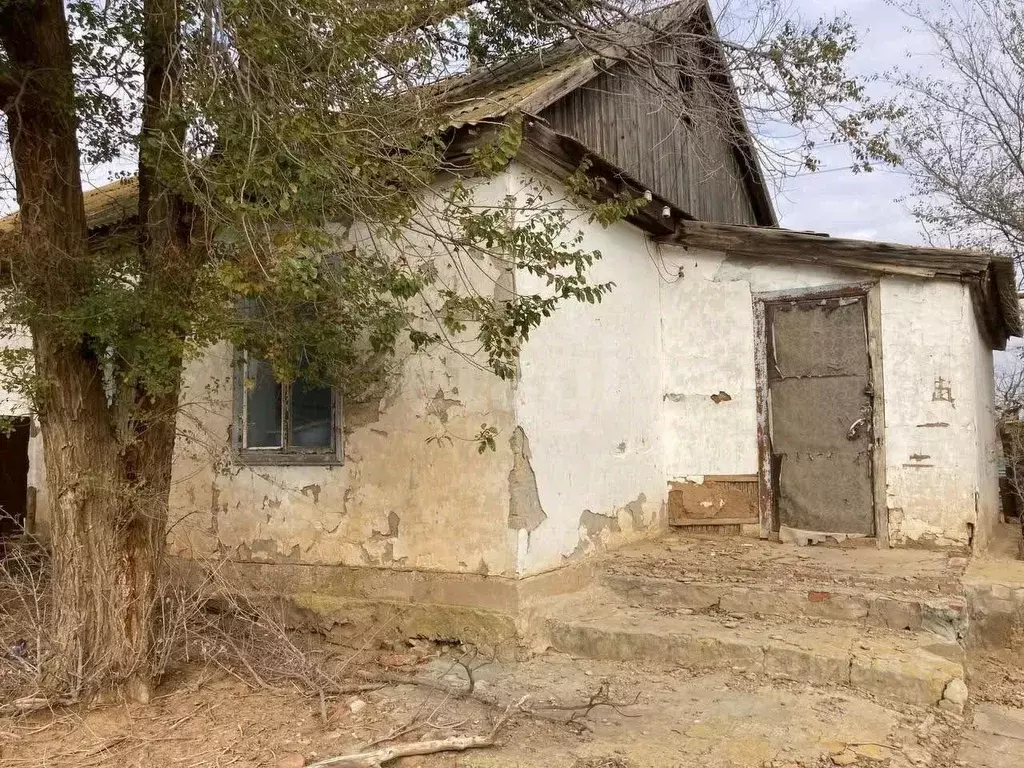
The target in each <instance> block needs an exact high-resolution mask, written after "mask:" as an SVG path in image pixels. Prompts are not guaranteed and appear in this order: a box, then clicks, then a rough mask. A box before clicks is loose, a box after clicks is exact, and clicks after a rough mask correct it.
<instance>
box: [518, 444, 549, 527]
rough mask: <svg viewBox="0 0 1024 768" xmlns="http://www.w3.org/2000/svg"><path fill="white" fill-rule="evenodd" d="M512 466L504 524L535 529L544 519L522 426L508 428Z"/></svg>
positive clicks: (546, 517)
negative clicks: (506, 515) (510, 433)
mask: <svg viewBox="0 0 1024 768" xmlns="http://www.w3.org/2000/svg"><path fill="white" fill-rule="evenodd" d="M509 445H510V446H511V447H512V470H511V471H510V472H509V474H508V490H509V501H508V527H509V528H511V529H513V530H526V531H527V532H532V531H535V530H536V529H537V528H538V527H539V526H540V524H541V523H543V522H544V521H545V520H547V519H548V516H547V515H546V514H545V513H544V510H543V509H542V508H541V505H540V494H539V493H538V492H537V476H536V475H535V474H534V472H533V467H532V466H531V464H530V443H529V440H528V439H527V437H526V433H525V432H524V431H523V428H522V427H516V428H515V429H514V430H512V437H511V438H510V439H509Z"/></svg>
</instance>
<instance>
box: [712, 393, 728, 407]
mask: <svg viewBox="0 0 1024 768" xmlns="http://www.w3.org/2000/svg"><path fill="white" fill-rule="evenodd" d="M730 400H732V395H730V394H729V393H728V392H723V391H721V390H719V391H718V394H717V395H712V396H711V401H712V402H713V403H714V404H715V405H718V404H719V403H728V402H729V401H730Z"/></svg>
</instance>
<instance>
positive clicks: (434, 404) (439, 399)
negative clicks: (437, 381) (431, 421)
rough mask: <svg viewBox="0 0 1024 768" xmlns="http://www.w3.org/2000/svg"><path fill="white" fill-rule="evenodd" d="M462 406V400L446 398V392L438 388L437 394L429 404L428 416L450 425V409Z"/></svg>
mask: <svg viewBox="0 0 1024 768" xmlns="http://www.w3.org/2000/svg"><path fill="white" fill-rule="evenodd" d="M460 405H462V401H461V400H452V399H449V398H446V397H445V396H444V390H442V389H441V388H440V387H438V388H437V394H436V395H434V397H433V398H432V399H431V400H430V401H429V402H428V403H427V415H428V416H436V417H437V420H438V421H440V422H441V423H442V424H447V423H448V409H450V408H455V407H456V406H460Z"/></svg>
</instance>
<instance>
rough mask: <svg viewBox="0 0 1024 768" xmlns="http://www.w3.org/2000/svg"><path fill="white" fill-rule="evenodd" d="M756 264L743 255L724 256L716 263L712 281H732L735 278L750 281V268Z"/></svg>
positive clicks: (734, 280)
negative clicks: (716, 267) (716, 266)
mask: <svg viewBox="0 0 1024 768" xmlns="http://www.w3.org/2000/svg"><path fill="white" fill-rule="evenodd" d="M755 266H757V261H756V260H754V259H751V258H747V257H745V256H726V257H725V258H724V259H722V263H721V264H719V265H718V269H716V270H715V274H714V276H713V277H712V278H711V282H713V283H734V282H736V281H737V280H746V281H748V282H749V281H750V270H751V269H753V268H754V267H755Z"/></svg>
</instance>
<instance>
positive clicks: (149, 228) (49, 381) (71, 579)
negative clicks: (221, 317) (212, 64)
mask: <svg viewBox="0 0 1024 768" xmlns="http://www.w3.org/2000/svg"><path fill="white" fill-rule="evenodd" d="M153 5H156V7H157V10H158V11H160V9H161V8H163V9H165V10H164V11H163V12H162V13H157V14H156V16H155V17H154V19H155V21H152V22H151V23H150V24H148V25H147V35H149V36H150V40H151V41H153V40H156V39H157V38H159V37H160V36H164V35H167V30H168V26H169V24H171V25H174V26H175V27H176V25H177V17H176V4H175V3H173V2H171V3H169V4H168V2H167V0H152V1H151V2H147V10H152V6H153ZM166 8H170V12H169V14H170V15H168V12H167V11H166ZM162 39H163V41H164V43H163V44H157V45H147V50H146V54H147V70H146V76H147V102H146V107H147V115H146V119H147V121H148V123H147V124H148V125H150V126H153V125H161V124H162V123H163V122H164V121H165V118H166V115H167V114H169V113H170V112H171V110H169V109H168V108H167V107H166V106H164V105H162V104H161V100H162V99H164V98H165V96H166V94H167V93H169V92H173V89H171V90H170V91H169V90H168V88H167V87H166V86H167V83H168V81H169V77H170V76H172V75H173V64H172V62H173V57H174V55H175V50H174V47H173V46H174V43H175V40H176V37H171V38H166V37H164V38H162ZM0 44H2V45H3V47H4V51H5V53H6V54H7V60H8V64H9V69H10V72H9V73H5V77H4V83H2V84H0V85H3V88H0V104H2V106H3V110H4V112H5V113H6V116H7V120H8V128H9V137H10V144H11V152H12V157H13V161H14V167H15V175H16V179H17V187H18V190H17V191H18V203H19V207H20V214H19V227H20V243H21V251H20V253H19V254H18V255H17V257H16V258H15V259H14V260H13V263H12V275H13V277H14V279H16V280H18V281H19V285H20V287H21V288H22V289H23V290H24V292H25V294H26V295H27V296H28V297H29V298H30V299H31V300H32V301H33V302H35V303H36V305H37V306H36V309H37V310H38V312H37V314H36V316H38V317H46V316H47V315H48V314H49V313H51V312H52V313H53V315H54V316H56V317H61V316H62V314H64V313H66V311H67V310H68V309H69V308H70V307H72V306H73V305H74V304H75V302H76V301H77V300H78V299H79V298H80V297H81V296H83V295H84V294H85V293H86V292H87V291H88V290H89V286H90V274H89V273H90V258H89V250H88V240H87V231H86V223H85V213H84V206H83V199H82V188H81V178H80V172H79V160H80V157H79V147H78V142H77V137H76V128H77V121H76V116H75V110H74V80H73V73H72V54H71V47H70V40H69V31H68V24H67V19H66V16H65V13H64V7H63V4H62V2H61V0H5V2H2V3H0ZM169 72H170V75H169ZM151 85H152V87H151ZM151 94H152V95H153V98H148V97H149V96H150V95H151ZM140 182H141V186H142V187H143V189H144V190H145V193H144V195H143V197H142V198H141V199H140V223H141V235H142V247H143V256H144V259H143V261H144V262H148V263H150V264H152V263H154V262H155V263H157V264H162V266H159V267H158V268H157V269H155V270H153V273H152V275H148V274H147V275H143V276H141V281H140V285H142V286H143V287H144V288H145V289H146V290H151V291H160V290H163V289H165V288H166V287H167V286H168V285H169V284H173V283H174V281H175V280H180V278H181V277H182V276H183V273H182V271H181V270H182V269H183V268H184V266H185V264H184V261H183V259H184V258H185V254H186V253H187V244H188V232H187V228H186V227H184V226H183V222H184V221H185V217H184V213H183V211H184V207H183V206H182V205H181V202H180V200H178V199H177V198H175V197H173V196H172V195H169V194H167V193H166V192H163V191H161V190H160V188H159V184H158V183H156V182H155V181H154V180H153V174H152V172H151V171H147V170H146V169H144V170H143V173H142V179H141V180H140ZM161 259H166V261H164V262H161V261H160V260H161ZM177 286H178V288H177V290H182V288H181V287H180V286H181V283H180V282H178V283H177ZM55 325H56V327H53V326H51V324H50V323H47V322H44V321H39V322H35V323H32V324H31V327H30V330H31V332H32V337H33V349H34V357H35V366H36V373H37V376H38V379H39V392H38V394H39V396H38V403H37V408H38V417H39V420H40V425H41V428H42V436H43V450H44V458H45V462H46V482H47V488H48V491H49V497H50V499H51V507H50V517H51V521H50V523H51V540H52V547H53V574H52V582H51V584H52V586H51V599H52V624H51V627H50V635H49V638H48V639H49V641H50V651H51V653H50V655H49V657H48V660H47V664H46V666H45V669H44V672H45V679H46V683H47V685H48V687H49V688H51V689H52V690H53V691H54V692H56V693H60V694H64V695H71V696H72V697H81V698H94V697H95V696H97V695H100V694H102V695H106V696H109V695H114V696H127V697H129V698H132V699H141V700H145V699H147V698H148V696H149V690H150V685H151V683H152V680H153V673H154V669H153V642H154V633H153V619H154V615H153V612H154V608H155V605H156V599H157V593H158V590H157V577H158V574H159V569H160V560H161V555H162V552H163V545H164V537H165V527H166V509H167V498H168V493H169V488H170V478H171V458H172V455H173V450H174V434H175V430H174V414H175V413H176V410H177V402H178V384H177V378H176V377H175V376H174V375H172V376H171V377H170V380H171V381H172V383H171V384H170V385H168V386H167V387H164V388H162V389H161V390H160V391H158V392H156V393H149V392H147V391H146V390H145V387H144V386H142V385H141V384H138V385H132V386H130V387H129V388H128V392H124V390H121V391H120V392H118V395H119V396H120V395H121V394H122V393H123V394H125V395H126V396H127V397H128V398H130V405H131V407H130V408H128V409H127V410H126V409H124V408H122V407H113V406H112V404H111V403H110V401H109V400H108V391H107V382H106V380H105V377H104V373H105V370H104V361H103V360H100V359H99V358H98V357H97V356H96V351H95V350H94V349H93V348H92V346H91V345H90V344H89V339H87V338H79V339H74V338H70V337H69V335H68V334H67V333H66V332H62V331H61V330H60V329H59V323H57V324H55ZM175 365H177V366H178V369H180V359H178V360H176V361H172V368H173V367H174V366H175ZM178 369H176V370H178ZM119 414H127V417H126V418H124V417H122V416H120V415H119Z"/></svg>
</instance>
